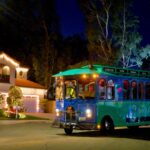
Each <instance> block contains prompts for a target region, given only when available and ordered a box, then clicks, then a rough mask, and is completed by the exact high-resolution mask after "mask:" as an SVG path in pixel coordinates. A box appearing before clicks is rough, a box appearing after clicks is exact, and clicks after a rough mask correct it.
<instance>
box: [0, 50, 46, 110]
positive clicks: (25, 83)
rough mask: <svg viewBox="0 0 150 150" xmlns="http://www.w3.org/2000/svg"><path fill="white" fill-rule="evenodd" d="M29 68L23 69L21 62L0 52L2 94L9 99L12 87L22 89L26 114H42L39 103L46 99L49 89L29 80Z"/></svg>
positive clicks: (0, 85) (0, 86)
mask: <svg viewBox="0 0 150 150" xmlns="http://www.w3.org/2000/svg"><path fill="white" fill-rule="evenodd" d="M28 70H29V69H28V68H25V67H21V66H20V64H19V62H18V61H16V60H15V59H13V58H11V57H10V56H9V55H7V54H6V53H4V52H0V93H1V94H2V95H3V96H4V99H5V103H4V104H3V105H4V106H3V107H7V102H6V98H7V97H8V90H9V87H10V86H12V85H15V86H18V87H20V89H21V90H22V93H23V103H24V108H25V111H26V112H40V111H41V110H40V108H39V101H40V99H42V98H44V95H45V94H46V92H47V89H46V88H45V87H44V86H42V85H40V84H38V83H35V82H32V81H30V80H28V79H27V73H28Z"/></svg>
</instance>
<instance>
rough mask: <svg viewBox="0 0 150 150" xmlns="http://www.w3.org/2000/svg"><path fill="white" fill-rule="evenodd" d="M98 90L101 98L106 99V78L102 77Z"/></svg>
mask: <svg viewBox="0 0 150 150" xmlns="http://www.w3.org/2000/svg"><path fill="white" fill-rule="evenodd" d="M98 91H99V98H100V99H106V81H105V80H104V79H100V80H99V81H98Z"/></svg>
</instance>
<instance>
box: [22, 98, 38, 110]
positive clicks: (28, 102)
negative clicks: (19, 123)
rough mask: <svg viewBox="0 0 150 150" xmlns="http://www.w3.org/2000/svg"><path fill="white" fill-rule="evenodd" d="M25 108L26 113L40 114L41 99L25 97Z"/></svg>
mask: <svg viewBox="0 0 150 150" xmlns="http://www.w3.org/2000/svg"><path fill="white" fill-rule="evenodd" d="M24 108H25V111H26V112H39V97H38V96H37V95H35V96H34V95H33V96H24Z"/></svg>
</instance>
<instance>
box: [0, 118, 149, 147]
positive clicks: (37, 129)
mask: <svg viewBox="0 0 150 150" xmlns="http://www.w3.org/2000/svg"><path fill="white" fill-rule="evenodd" d="M149 148H150V127H149V128H141V129H139V130H137V132H130V130H127V129H121V130H116V131H115V133H114V135H112V136H102V135H101V134H100V133H99V132H95V131H78V130H76V131H74V132H73V134H72V135H71V136H66V135H65V134H64V131H63V129H59V128H52V127H51V123H50V120H38V121H37V120H32V121H31V120H30V121H28V120H26V121H24V122H22V123H20V121H19V120H18V121H16V122H14V124H9V123H8V122H7V121H6V123H5V124H1V121H0V150H69V149H70V150H77V149H78V150H92V149H94V150H109V149H110V150H141V149H142V150H149Z"/></svg>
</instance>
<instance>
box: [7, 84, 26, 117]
mask: <svg viewBox="0 0 150 150" xmlns="http://www.w3.org/2000/svg"><path fill="white" fill-rule="evenodd" d="M22 96H23V94H22V91H21V89H20V88H19V87H17V86H11V87H10V88H9V91H8V98H7V103H8V106H9V108H10V110H11V109H12V108H14V107H15V110H16V113H15V115H16V118H17V117H18V106H19V107H23V101H22Z"/></svg>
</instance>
